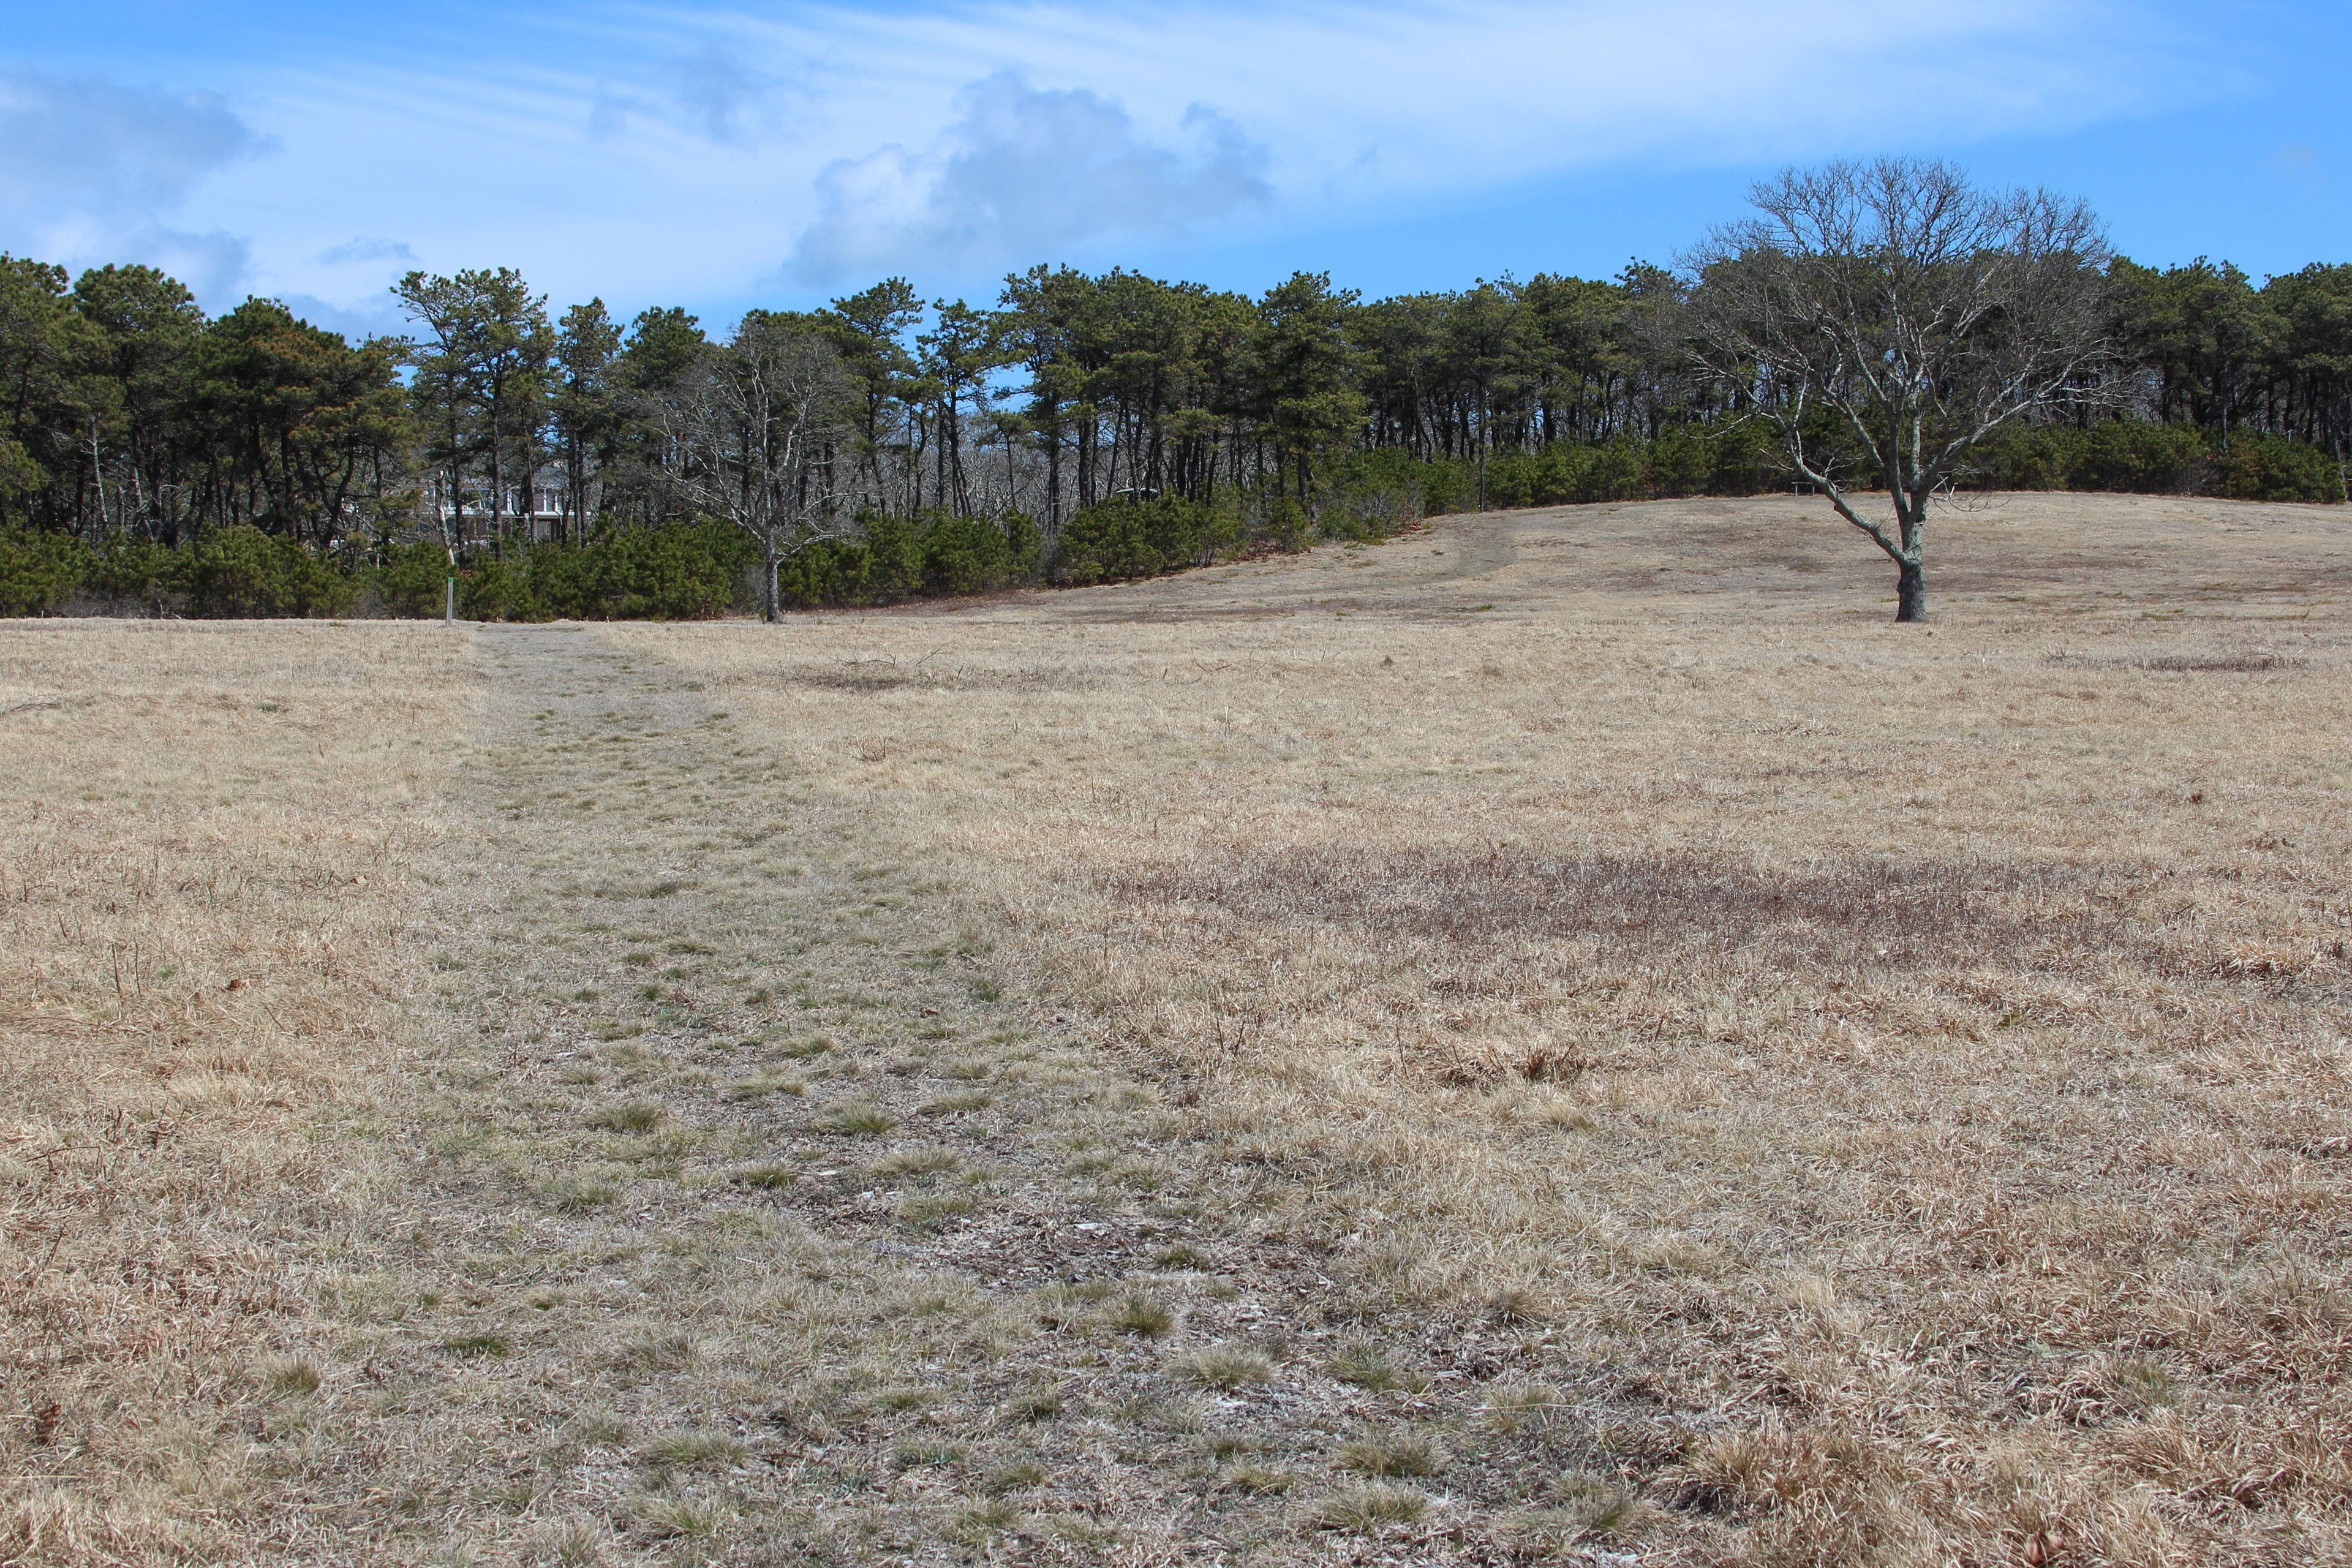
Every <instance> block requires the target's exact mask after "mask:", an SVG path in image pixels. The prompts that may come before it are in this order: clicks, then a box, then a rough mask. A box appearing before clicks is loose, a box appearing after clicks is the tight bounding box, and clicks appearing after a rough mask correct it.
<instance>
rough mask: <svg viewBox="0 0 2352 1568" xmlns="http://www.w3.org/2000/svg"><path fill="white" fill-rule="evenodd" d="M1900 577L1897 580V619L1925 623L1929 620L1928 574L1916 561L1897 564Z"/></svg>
mask: <svg viewBox="0 0 2352 1568" xmlns="http://www.w3.org/2000/svg"><path fill="white" fill-rule="evenodd" d="M1895 566H1896V571H1897V573H1898V575H1897V576H1896V578H1895V620H1896V621H1898V622H1902V621H1924V620H1926V619H1927V568H1926V567H1925V566H1924V565H1923V564H1922V563H1919V562H1916V561H1902V562H1897V563H1895Z"/></svg>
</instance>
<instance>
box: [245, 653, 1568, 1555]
mask: <svg viewBox="0 0 2352 1568" xmlns="http://www.w3.org/2000/svg"><path fill="white" fill-rule="evenodd" d="M478 653H479V657H480V658H482V660H483V661H484V663H485V664H486V666H487V668H488V670H489V671H490V673H491V676H492V679H493V683H494V695H493V698H492V700H491V703H490V708H489V716H488V720H487V721H486V728H485V731H484V733H483V734H482V735H481V736H479V737H478V761H477V763H476V765H475V766H474V768H473V769H472V770H471V772H470V782H469V784H467V791H468V795H469V798H468V799H467V801H466V802H465V803H463V807H462V808H463V809H465V810H467V811H468V812H470V813H472V814H473V815H474V817H475V819H476V820H477V821H478V823H479V824H480V831H479V835H478V838H477V839H476V840H475V842H474V844H473V847H472V851H471V854H470V856H469V858H467V861H466V863H464V864H462V865H458V866H453V867H451V868H448V880H447V883H446V886H445V888H444V889H443V898H442V909H441V911H440V913H439V915H438V917H437V919H438V920H439V921H441V923H442V925H443V928H444V930H445V931H446V948H445V951H443V952H441V953H439V954H438V955H437V958H436V963H437V964H438V966H439V969H440V984H439V987H438V989H439V991H440V993H441V994H439V995H438V996H437V997H436V998H434V999H433V1002H432V1004H431V1005H429V1006H428V1007H426V1008H425V1009H423V1010H422V1013H421V1016H423V1017H424V1018H425V1020H426V1021H427V1022H428V1023H429V1024H430V1025H431V1026H432V1027H433V1028H435V1029H436V1031H437V1032H438V1033H439V1035H440V1037H441V1039H442V1043H443V1051H442V1059H443V1060H444V1062H445V1063H446V1070H445V1072H444V1076H443V1080H442V1082H441V1084H440V1085H439V1087H438V1097H437V1100H436V1103H435V1104H434V1105H432V1106H431V1107H429V1108H428V1109H426V1110H425V1111H424V1112H422V1113H421V1121H420V1123H419V1125H418V1126H417V1127H416V1129H415V1141H414V1148H413V1155H414V1158H415V1167H414V1175H413V1184H412V1185H411V1187H410V1190H409V1191H408V1192H407V1193H406V1194H403V1198H404V1202H403V1204H402V1206H401V1208H400V1210H399V1213H398V1219H397V1223H396V1224H394V1225H393V1226H391V1227H390V1228H389V1229H388V1230H387V1232H386V1234H385V1235H384V1236H383V1237H381V1238H379V1240H378V1242H377V1243H376V1245H375V1246H374V1247H373V1248H371V1249H368V1250H366V1251H365V1253H364V1254H363V1255H362V1256H359V1257H354V1258H351V1259H349V1260H348V1263H349V1267H348V1268H346V1269H345V1270H344V1271H342V1272H341V1274H340V1275H339V1276H338V1277H336V1278H334V1279H331V1281H330V1282H329V1284H328V1287H327V1294H328V1295H329V1296H330V1298H331V1300H334V1301H335V1302H337V1303H338V1304H339V1306H340V1309H341V1314H342V1316H343V1319H344V1321H345V1323H346V1325H347V1327H346V1330H345V1332H344V1334H343V1337H342V1339H341V1342H340V1343H339V1344H338V1345H337V1346H336V1347H335V1350H334V1360H335V1361H336V1362H337V1363H340V1366H339V1368H338V1369H334V1370H331V1372H330V1374H329V1376H328V1377H327V1379H326V1384H327V1385H326V1387H325V1388H324V1389H323V1390H322V1392H321V1393H320V1395H319V1396H318V1400H317V1402H316V1405H315V1408H312V1409H310V1410H309V1411H308V1413H307V1414H305V1415H301V1416H300V1418H299V1419H296V1418H294V1417H293V1416H291V1415H289V1419H288V1421H287V1423H286V1428H287V1429H286V1430H285V1431H284V1432H283V1433H281V1434H279V1436H280V1438H281V1441H282V1443H283V1444H285V1445H291V1446H292V1447H289V1449H288V1454H289V1463H294V1464H297V1465H299V1466H300V1467H302V1468H306V1469H309V1470H310V1473H311V1475H312V1477H313V1479H314V1482H315V1483H316V1484H320V1485H321V1486H323V1487H324V1489H327V1490H328V1491H330V1492H331V1493H332V1494H334V1495H335V1496H336V1499H337V1501H336V1506H335V1507H334V1508H333V1510H332V1511H331V1514H330V1515H329V1516H328V1517H327V1519H326V1520H325V1521H323V1522H324V1523H325V1524H326V1526H327V1528H326V1529H325V1530H324V1531H323V1533H322V1534H321V1535H320V1536H319V1537H318V1538H316V1540H315V1542H314V1546H317V1547H323V1546H325V1545H326V1544H327V1543H328V1542H336V1543H339V1544H340V1545H341V1548H342V1550H343V1552H344V1553H345V1554H346V1555H349V1556H352V1557H356V1558H363V1559H368V1560H384V1559H396V1560H415V1561H421V1560H426V1559H433V1558H436V1556H438V1555H439V1554H441V1553H443V1552H446V1551H448V1550H451V1549H453V1548H457V1547H460V1546H462V1548H463V1549H464V1550H465V1551H467V1552H470V1553H473V1554H474V1556H475V1557H476V1558H477V1559H478V1560H483V1561H511V1560H517V1559H544V1558H546V1557H547V1555H548V1554H549V1553H553V1554H554V1555H555V1556H556V1557H558V1558H560V1559H561V1560H562V1561H566V1562H589V1561H608V1562H634V1561H671V1560H681V1561H683V1560H695V1561H705V1560H724V1561H728V1562H744V1563H770V1562H772V1563H826V1562H841V1563H864V1562H877V1563H878V1562H907V1563H915V1562H950V1561H961V1560H969V1559H970V1558H971V1556H972V1554H973V1553H974V1552H983V1553H984V1554H986V1555H987V1556H988V1557H989V1558H990V1559H991V1560H1008V1561H1010V1560H1019V1561H1040V1562H1087V1563H1091V1562H1122V1563H1142V1562H1160V1561H1179V1560H1181V1561H1188V1562H1192V1561H1220V1560H1224V1561H1234V1562H1244V1561H1246V1562H1252V1563H1262V1562H1279V1561H1359V1560H1361V1561H1372V1560H1377V1561H1383V1562H1402V1561H1453V1560H1459V1559H1461V1558H1462V1557H1464V1556H1465V1554H1466V1555H1467V1556H1470V1557H1474V1558H1483V1557H1488V1556H1491V1555H1492V1554H1493V1553H1494V1552H1497V1551H1499V1550H1500V1548H1498V1547H1497V1546H1496V1545H1495V1544H1494V1538H1493V1529H1494V1528H1498V1527H1496V1524H1495V1521H1494V1519H1492V1518H1491V1517H1489V1518H1485V1519H1483V1520H1482V1519H1481V1518H1480V1514H1479V1505H1480V1504H1482V1503H1483V1504H1485V1505H1487V1506H1491V1505H1494V1504H1498V1503H1508V1502H1514V1501H1517V1500H1523V1499H1525V1498H1527V1497H1528V1496H1529V1495H1531V1493H1532V1492H1533V1491H1534V1490H1536V1489H1538V1487H1539V1484H1540V1483H1539V1481H1538V1479H1537V1478H1538V1476H1539V1475H1545V1474H1549V1475H1556V1474H1557V1473H1558V1469H1559V1455H1558V1454H1557V1453H1552V1452H1549V1450H1548V1449H1547V1448H1546V1446H1545V1445H1546V1442H1547V1440H1548V1439H1547V1437H1546V1431H1547V1428H1546V1426H1545V1424H1544V1421H1543V1420H1542V1419H1541V1416H1542V1412H1541V1411H1539V1410H1537V1411H1533V1412H1531V1413H1530V1412H1522V1413H1521V1415H1520V1417H1519V1418H1517V1419H1515V1420H1512V1421H1509V1422H1506V1423H1504V1426H1503V1427H1501V1428H1497V1429H1496V1431H1495V1432H1493V1433H1487V1434H1486V1435H1485V1436H1482V1435H1481V1432H1482V1431H1484V1428H1480V1429H1478V1430H1474V1429H1473V1426H1472V1423H1471V1413H1472V1412H1474V1411H1475V1410H1476V1409H1478V1408H1479V1407H1480V1405H1481V1403H1482V1402H1483V1400H1484V1398H1485V1396H1486V1394H1487V1393H1488V1391H1489V1390H1488V1387H1487V1385H1488V1384H1489V1383H1490V1382H1491V1381H1492V1380H1493V1379H1494V1378H1495V1377H1496V1375H1497V1374H1498V1373H1502V1372H1504V1371H1506V1370H1507V1366H1508V1365H1509V1364H1510V1363H1512V1361H1513V1360H1514V1359H1515V1356H1514V1352H1513V1348H1512V1347H1513V1341H1514V1334H1515V1331H1512V1330H1510V1329H1508V1328H1507V1327H1503V1326H1486V1327H1480V1326H1474V1325H1463V1324H1454V1325H1444V1324H1435V1323H1427V1322H1414V1323H1408V1322H1403V1321H1385V1320H1384V1319H1383V1318H1382V1316H1381V1311H1380V1310H1379V1309H1378V1308H1376V1307H1374V1306H1372V1305H1370V1304H1369V1303H1365V1302H1362V1301H1349V1300H1341V1299H1339V1297H1340V1293H1339V1291H1337V1290H1336V1289H1334V1288H1333V1287H1332V1285H1331V1283H1330V1281H1329V1280H1328V1279H1323V1278H1321V1277H1320V1276H1318V1273H1317V1272H1316V1259H1317V1258H1318V1255H1319V1253H1320V1251H1321V1250H1322V1247H1323V1242H1322V1241H1321V1240H1320V1239H1318V1236H1317V1235H1316V1234H1315V1227H1316V1225H1317V1223H1318V1221H1317V1217H1316V1215H1315V1212H1314V1208H1313V1194H1312V1192H1311V1186H1312V1182H1311V1178H1309V1177H1307V1176H1304V1175H1300V1174H1296V1173H1286V1172H1284V1171H1283V1170H1281V1169H1278V1168H1274V1167H1269V1166H1267V1165H1265V1164H1264V1163H1252V1161H1251V1159H1250V1158H1249V1157H1248V1152H1247V1151H1246V1150H1236V1149H1232V1148H1227V1147H1225V1146H1224V1145H1223V1143H1221V1142H1219V1141H1217V1140H1214V1139H1213V1138H1210V1137H1208V1136H1207V1135H1206V1134H1205V1133H1204V1131H1203V1130H1202V1128H1200V1127H1199V1126H1197V1125H1196V1124H1195V1122H1194V1120H1193V1119H1192V1117H1190V1116H1189V1115H1188V1114H1187V1113H1186V1111H1185V1110H1184V1109H1183V1107H1182V1103H1181V1102H1182V1101H1183V1100H1185V1099H1186V1098H1187V1096H1186V1094H1185V1090H1184V1089H1183V1086H1181V1084H1155V1083H1150V1082H1146V1081H1140V1080H1139V1079H1136V1078H1134V1077H1132V1076H1129V1074H1127V1073H1125V1072H1122V1071H1121V1070H1119V1069H1118V1067H1117V1065H1116V1064H1115V1063H1113V1062H1112V1061H1111V1060H1110V1059H1109V1058H1108V1057H1107V1056H1106V1055H1105V1053H1104V1052H1103V1051H1102V1050H1101V1049H1100V1048H1099V1047H1097V1045H1096V1044H1095V1043H1094V1042H1090V1041H1087V1040H1086V1039H1084V1038H1082V1037H1078V1036H1076V1035H1075V1034H1073V1033H1072V1032H1071V1031H1070V1029H1069V1028H1068V1026H1066V1025H1065V1024H1064V1023H1063V1022H1062V1021H1061V1020H1059V1019H1057V1018H1055V1017H1052V1016H1044V1015H1041V1014H1040V1013H1039V1012H1038V1011H1036V1010H1034V1008H1032V1007H1031V1006H1030V1005H1027V1004H1026V1003H1025V1002H1024V1000H1023V999H1022V998H1020V997H1017V996H1001V995H999V994H998V993H997V982H996V981H995V979H994V978H993V976H992V972H991V970H990V966H989V960H988V953H989V947H990V942H989V938H988V933H987V932H986V931H984V930H982V929H979V928H977V927H976V926H975V925H973V924H971V923H969V922H967V921H960V920H959V919H958V917H957V916H956V914H955V912H954V910H953V909H952V906H951V904H950V901H949V900H947V899H946V898H944V897H943V896H942V889H941V887H940V881H939V879H938V878H937V877H936V876H935V875H933V874H932V873H930V872H929V871H927V869H926V868H923V867H921V866H916V865H908V864H903V863H900V862H899V861H898V859H897V858H894V856H893V854H892V852H891V846H890V833H889V825H888V824H887V823H885V822H880V821H877V820H872V819H871V817H870V814H869V812H868V810H867V809H866V808H865V807H864V806H862V805H861V804H860V803H859V802H858V801H856V800H854V799H836V798H828V797H826V796H824V795H822V794H820V793H818V792H817V790H816V789H815V787H814V785H813V784H810V783H809V782H808V781H804V780H800V779H795V778H793V777H788V776H783V777H780V776H775V775H774V774H772V773H770V772H767V771H766V767H767V764H764V763H757V762H754V761H752V760H749V759H750V756H751V753H750V751H749V748H746V747H743V746H741V745H740V740H741V736H740V732H739V731H737V730H736V728H735V721H734V720H733V719H732V718H731V717H730V715H728V714H726V713H723V712H715V711H712V710H709V709H708V708H706V707H705V706H704V703H703V701H702V700H701V698H700V697H699V696H698V694H697V693H696V692H694V691H693V690H691V689H687V686H686V683H685V682H684V681H683V680H682V679H681V678H680V677H679V676H678V675H677V672H675V671H674V670H671V669H668V668H665V667H663V666H662V665H661V664H660V663H659V662H658V660H656V659H653V658H648V657H646V656H644V655H643V654H640V653H634V652H626V651H623V650H621V649H618V648H616V647H614V646H611V645H609V644H607V643H605V642H604V641H603V640H602V639H600V638H599V637H598V636H597V635H596V634H594V633H593V632H587V631H580V630H568V629H560V628H548V629H531V630H486V631H484V632H482V633H481V634H479V639H478ZM1538 1403H1539V1402H1538ZM1350 1445H1352V1447H1351V1446H1350ZM298 1452H299V1456H300V1457H299V1458H295V1457H294V1456H295V1455H296V1454H297V1453H298ZM1547 1467H1549V1469H1547ZM1514 1528H1517V1529H1519V1530H1521V1531H1522V1532H1523V1533H1524V1531H1525V1530H1527V1529H1530V1528H1540V1524H1539V1523H1538V1525H1533V1526H1530V1525H1528V1523H1527V1522H1526V1521H1519V1522H1518V1524H1517V1525H1515V1526H1514Z"/></svg>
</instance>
